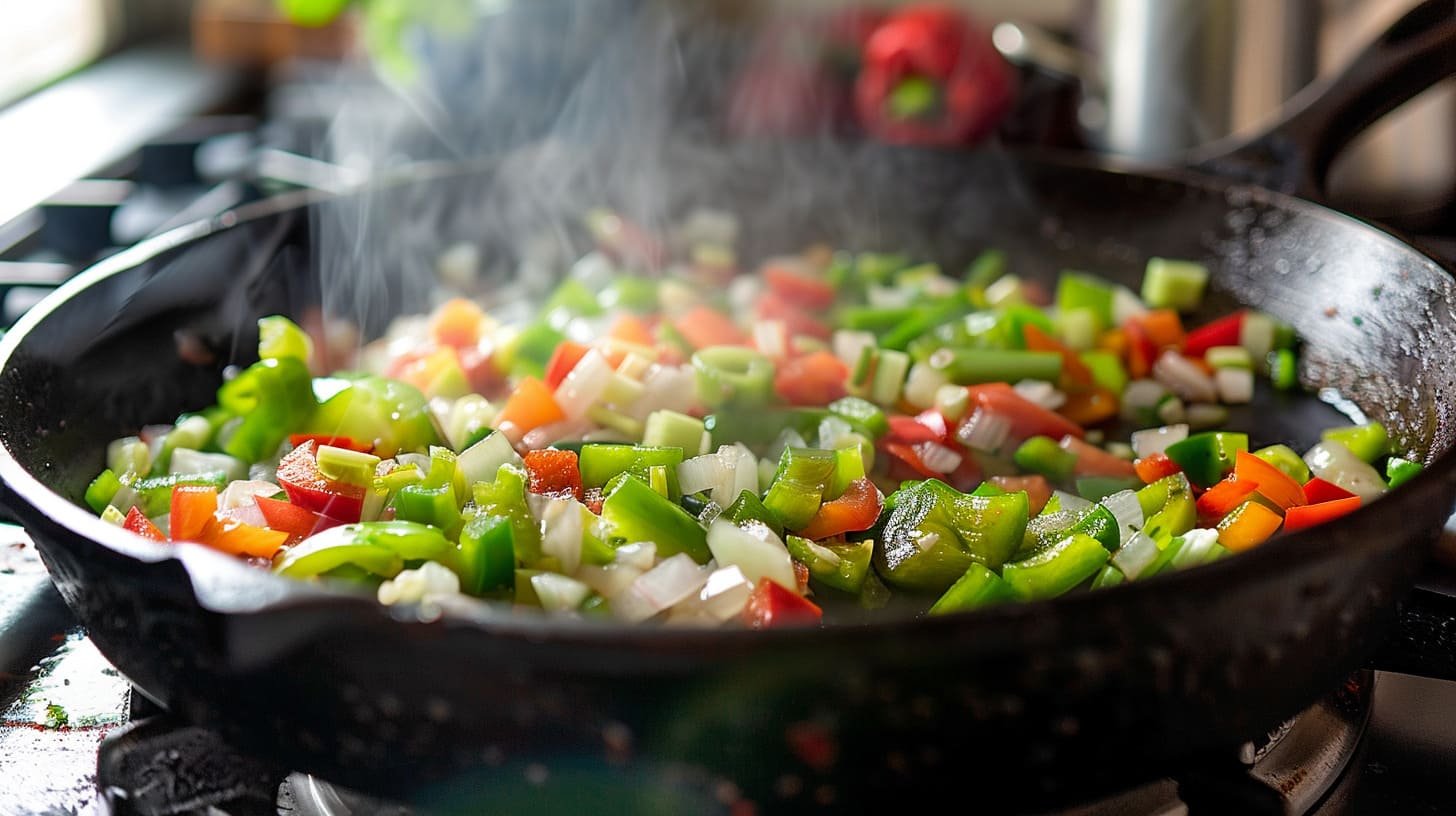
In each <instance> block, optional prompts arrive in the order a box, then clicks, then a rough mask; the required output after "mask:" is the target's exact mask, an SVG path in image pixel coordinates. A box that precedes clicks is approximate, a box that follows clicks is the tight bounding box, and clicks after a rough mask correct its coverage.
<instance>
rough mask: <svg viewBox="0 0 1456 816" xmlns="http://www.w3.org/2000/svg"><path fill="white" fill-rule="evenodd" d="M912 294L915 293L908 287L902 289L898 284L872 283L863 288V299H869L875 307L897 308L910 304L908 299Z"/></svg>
mask: <svg viewBox="0 0 1456 816" xmlns="http://www.w3.org/2000/svg"><path fill="white" fill-rule="evenodd" d="M914 295H915V293H914V292H913V291H911V290H910V289H908V288H905V289H902V288H900V287H898V286H881V285H879V284H873V283H872V284H870V285H869V287H868V288H866V289H865V299H866V300H868V301H869V304H870V306H873V307H874V308H876V309H898V308H901V307H904V306H909V305H911V304H910V299H911V298H912V297H913V296H914Z"/></svg>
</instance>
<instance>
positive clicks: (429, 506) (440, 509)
mask: <svg viewBox="0 0 1456 816" xmlns="http://www.w3.org/2000/svg"><path fill="white" fill-rule="evenodd" d="M394 513H395V517H396V518H398V519H401V520H404V521H415V522H419V523H420V524H429V525H432V526H434V527H438V528H440V529H441V530H444V531H446V532H447V533H453V532H454V531H455V530H456V528H458V527H459V526H460V523H461V522H460V508H459V507H457V506H456V504H455V488H454V487H452V486H451V485H448V484H447V485H440V486H439V487H426V486H425V485H423V484H417V485H409V486H407V487H404V488H402V489H401V490H400V491H399V492H398V493H396V494H395V496H394Z"/></svg>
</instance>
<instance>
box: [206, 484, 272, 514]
mask: <svg viewBox="0 0 1456 816" xmlns="http://www.w3.org/2000/svg"><path fill="white" fill-rule="evenodd" d="M282 492H283V488H281V487H279V486H278V485H276V484H273V483H272V482H265V481H262V480H260V479H248V480H243V479H239V480H237V481H233V482H229V483H228V486H227V487H225V488H223V491H222V492H221V493H219V494H217V509H219V510H232V509H234V508H237V507H244V506H247V505H253V506H256V505H257V502H256V501H254V499H255V498H256V497H258V496H264V497H267V498H272V497H273V496H276V495H278V494H279V493H282Z"/></svg>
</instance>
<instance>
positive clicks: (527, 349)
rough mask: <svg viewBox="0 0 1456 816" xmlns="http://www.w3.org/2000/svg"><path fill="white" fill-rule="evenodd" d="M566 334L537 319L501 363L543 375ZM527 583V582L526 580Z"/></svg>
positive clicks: (514, 340)
mask: <svg viewBox="0 0 1456 816" xmlns="http://www.w3.org/2000/svg"><path fill="white" fill-rule="evenodd" d="M565 339H566V335H564V334H562V333H561V332H559V331H557V330H556V329H555V328H553V327H552V326H551V325H550V324H549V323H547V322H545V321H537V322H535V323H532V324H531V325H529V326H527V327H525V328H524V329H522V330H521V333H520V334H518V335H516V336H515V337H514V338H512V340H511V342H510V343H508V344H507V345H506V346H505V348H504V349H503V350H504V351H505V354H504V355H502V356H503V358H504V359H503V360H502V362H503V364H504V365H505V368H506V370H507V371H509V372H510V374H511V375H513V376H517V377H520V376H531V377H544V376H545V375H546V364H547V363H549V362H551V355H553V354H555V353H556V347H557V346H559V345H561V341H562V340H565ZM528 583H529V582H528Z"/></svg>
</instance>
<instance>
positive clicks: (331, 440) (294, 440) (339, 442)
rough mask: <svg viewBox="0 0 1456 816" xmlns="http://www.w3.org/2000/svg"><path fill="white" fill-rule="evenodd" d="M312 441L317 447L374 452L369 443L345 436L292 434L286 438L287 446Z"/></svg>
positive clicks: (296, 445)
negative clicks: (326, 446) (324, 446)
mask: <svg viewBox="0 0 1456 816" xmlns="http://www.w3.org/2000/svg"><path fill="white" fill-rule="evenodd" d="M308 441H313V442H315V443H316V444H319V445H328V446H329V447H331V448H347V449H349V450H351V451H359V452H360V453H369V452H370V451H372V450H374V445H373V444H371V443H369V442H360V441H358V440H357V439H353V438H351V437H347V436H328V435H327V434H292V435H290V436H289V437H288V444H290V445H292V446H293V447H295V448H296V447H298V446H299V445H302V444H303V443H305V442H308Z"/></svg>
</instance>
